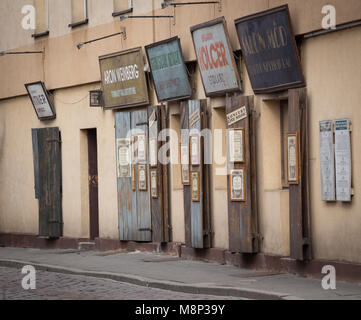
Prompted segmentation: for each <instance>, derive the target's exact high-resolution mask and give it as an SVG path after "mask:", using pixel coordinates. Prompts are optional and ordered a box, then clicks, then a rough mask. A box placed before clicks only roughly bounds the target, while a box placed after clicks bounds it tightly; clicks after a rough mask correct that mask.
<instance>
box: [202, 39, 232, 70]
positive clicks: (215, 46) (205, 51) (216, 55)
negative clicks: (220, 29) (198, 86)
mask: <svg viewBox="0 0 361 320" xmlns="http://www.w3.org/2000/svg"><path fill="white" fill-rule="evenodd" d="M198 60H199V66H200V68H201V70H209V69H211V70H212V69H214V68H216V69H217V68H221V67H224V66H228V65H229V62H228V60H227V56H226V48H225V46H224V44H223V42H222V41H219V42H216V43H212V44H211V45H210V46H209V47H208V46H203V47H200V48H199V49H198Z"/></svg>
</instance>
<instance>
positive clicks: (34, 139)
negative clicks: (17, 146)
mask: <svg viewBox="0 0 361 320" xmlns="http://www.w3.org/2000/svg"><path fill="white" fill-rule="evenodd" d="M31 139H32V143H33V161H34V190H35V199H39V148H38V144H39V142H38V129H31Z"/></svg>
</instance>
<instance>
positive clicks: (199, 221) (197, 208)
mask: <svg viewBox="0 0 361 320" xmlns="http://www.w3.org/2000/svg"><path fill="white" fill-rule="evenodd" d="M200 109H201V107H200V101H199V100H189V105H188V110H189V118H190V117H191V116H192V115H193V113H194V112H198V113H199V120H197V121H196V122H195V123H194V124H190V126H189V129H190V130H197V133H198V134H199V135H200V131H201V130H202V128H201V120H200V117H201V114H200V113H201V110H200ZM190 135H192V132H190ZM190 149H191V146H190ZM200 150H202V148H200ZM200 163H201V164H202V163H203V157H202V152H200ZM191 171H197V172H199V193H200V201H199V202H196V201H192V200H191V229H192V247H193V248H203V183H202V181H203V170H202V169H201V165H199V166H197V165H192V164H191ZM191 184H192V183H191Z"/></svg>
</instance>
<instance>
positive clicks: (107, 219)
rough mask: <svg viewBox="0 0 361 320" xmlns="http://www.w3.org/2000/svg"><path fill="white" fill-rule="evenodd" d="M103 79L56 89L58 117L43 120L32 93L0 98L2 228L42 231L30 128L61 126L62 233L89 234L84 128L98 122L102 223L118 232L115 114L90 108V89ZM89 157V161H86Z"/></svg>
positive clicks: (110, 233)
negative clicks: (38, 114) (36, 109)
mask: <svg viewBox="0 0 361 320" xmlns="http://www.w3.org/2000/svg"><path fill="white" fill-rule="evenodd" d="M98 87H99V84H95V85H87V86H82V87H77V88H71V89H64V90H60V91H56V93H55V97H54V98H55V108H56V112H57V118H56V120H53V121H49V122H40V121H39V120H38V119H37V117H36V115H35V112H34V110H33V107H32V105H31V102H30V100H29V98H28V97H19V98H15V99H10V100H3V101H0V109H1V112H0V123H1V128H2V129H1V132H0V141H1V144H0V154H1V161H0V175H1V176H2V177H3V178H2V179H1V180H0V213H1V214H0V232H14V233H30V234H37V232H38V201H37V200H36V199H35V195H34V169H33V151H32V142H31V128H41V127H45V126H58V127H59V128H60V130H61V135H62V170H63V220H64V236H66V237H83V236H87V235H88V232H89V231H88V226H89V221H88V215H89V213H88V204H87V201H88V199H89V198H88V195H87V193H88V190H87V183H88V177H87V154H86V150H87V145H86V143H87V140H86V137H85V136H84V132H82V131H81V130H80V129H87V128H97V134H98V141H97V143H98V174H99V228H100V236H101V237H104V238H108V237H111V238H117V237H118V213H117V210H118V207H117V200H116V199H117V191H116V190H117V187H116V176H115V152H114V150H115V149H114V148H115V147H114V136H115V132H114V116H113V112H112V111H108V112H105V111H103V110H102V109H101V108H90V107H89V97H88V91H89V90H90V89H95V88H98ZM84 162H85V163H84Z"/></svg>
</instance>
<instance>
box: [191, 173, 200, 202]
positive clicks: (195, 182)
mask: <svg viewBox="0 0 361 320" xmlns="http://www.w3.org/2000/svg"><path fill="white" fill-rule="evenodd" d="M191 179H192V192H191V193H192V201H195V202H199V199H200V197H199V172H198V171H192V172H191Z"/></svg>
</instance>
